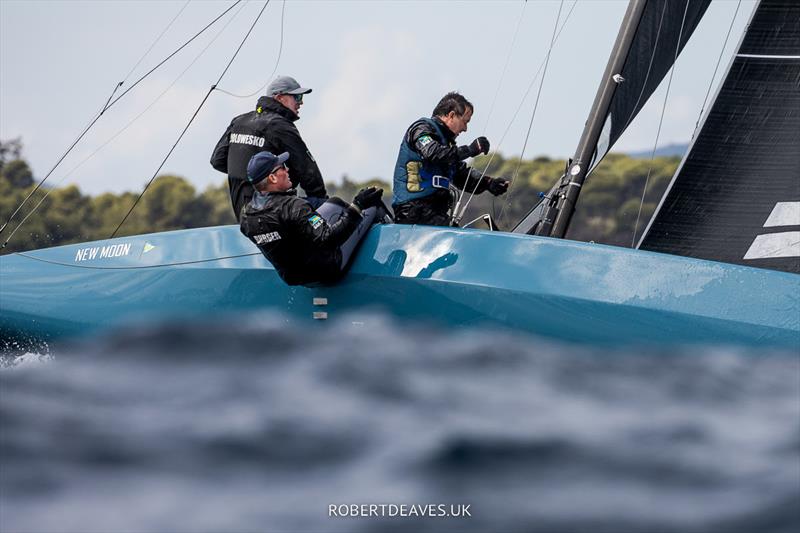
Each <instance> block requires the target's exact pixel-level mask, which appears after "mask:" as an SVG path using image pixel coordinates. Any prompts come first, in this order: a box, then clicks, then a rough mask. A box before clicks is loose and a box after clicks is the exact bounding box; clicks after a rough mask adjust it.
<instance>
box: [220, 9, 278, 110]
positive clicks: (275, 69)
mask: <svg viewBox="0 0 800 533" xmlns="http://www.w3.org/2000/svg"><path fill="white" fill-rule="evenodd" d="M285 12H286V0H283V5H282V7H281V41H280V45H279V48H278V58H277V59H276V60H275V68H273V69H272V72H271V73H270V75H269V78H267V81H266V82H265V83H264V85H262V86H261V87H260V88H259V89H256V90H255V92H253V93H250V94H234V93H231V92H228V91H226V90H225V89H220V88H219V87H217V90H218V91H219V92H221V93H225V94H227V95H230V96H233V97H234V98H252V97H253V96H255V95H257V94H261V91H263V90H264V88H266V86H267V85H269V82H270V81H272V79H273V77H274V76H275V73H276V72H278V65H279V64H280V62H281V54H282V53H283V18H284V14H285Z"/></svg>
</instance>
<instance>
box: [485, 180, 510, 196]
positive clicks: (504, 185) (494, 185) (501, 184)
mask: <svg viewBox="0 0 800 533" xmlns="http://www.w3.org/2000/svg"><path fill="white" fill-rule="evenodd" d="M509 183H511V182H510V181H508V180H504V179H503V178H489V186H488V187H486V188H487V189H488V190H489V192H490V193H492V194H493V195H495V196H500V195H501V194H505V193H506V191H508V184H509Z"/></svg>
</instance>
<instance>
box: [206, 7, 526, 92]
mask: <svg viewBox="0 0 800 533" xmlns="http://www.w3.org/2000/svg"><path fill="white" fill-rule="evenodd" d="M526 1H527V0H526ZM285 13H286V0H283V5H282V6H281V40H280V44H279V45H278V58H277V59H276V60H275V67H274V68H273V69H272V72H271V73H270V75H269V77H268V78H267V81H266V82H265V83H264V85H262V86H261V87H260V88H258V89H256V90H255V92H252V93H250V94H234V93H232V92H228V91H226V90H225V89H220V88H219V87H217V90H218V91H219V92H221V93H225V94H227V95H230V96H233V97H234V98H252V97H253V96H255V95H257V94H261V91H263V90H264V89H265V88H266V87H267V85H269V82H271V81H272V79H273V78H274V76H275V73H276V72H278V65H280V62H281V54H282V53H283V19H284V14H285Z"/></svg>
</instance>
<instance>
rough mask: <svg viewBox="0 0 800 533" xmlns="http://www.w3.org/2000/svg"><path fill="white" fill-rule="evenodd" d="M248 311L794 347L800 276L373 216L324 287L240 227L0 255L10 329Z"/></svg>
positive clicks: (623, 339) (100, 325) (45, 331)
mask: <svg viewBox="0 0 800 533" xmlns="http://www.w3.org/2000/svg"><path fill="white" fill-rule="evenodd" d="M315 299H316V302H315ZM254 309H276V310H279V311H281V312H282V313H284V316H286V317H287V320H290V321H299V322H307V323H314V322H318V323H319V322H324V320H325V319H326V318H327V319H328V320H331V319H336V318H338V317H343V316H347V317H348V319H349V320H350V321H351V322H353V323H354V324H356V325H357V326H364V327H369V324H370V322H371V321H372V320H376V318H375V317H376V316H380V313H376V312H375V311H376V310H377V309H380V310H383V311H385V312H387V313H389V314H391V315H394V316H398V317H401V318H407V319H411V320H418V321H423V322H426V323H430V322H432V321H433V322H436V323H442V324H450V325H459V326H470V325H490V326H503V327H508V328H511V329H514V330H521V331H525V332H530V333H534V334H537V335H543V336H548V337H553V338H558V339H567V340H572V341H577V342H587V343H609V344H611V343H613V344H619V343H656V344H673V343H733V344H745V345H756V346H768V347H772V346H774V347H783V348H796V349H798V350H800V276H798V275H795V274H787V273H782V272H774V271H770V270H763V269H756V268H748V267H741V266H735V265H728V264H722V263H714V262H709V261H700V260H694V259H687V258H682V257H675V256H668V255H662V254H654V253H648V252H642V251H636V250H628V249H623V248H616V247H609V246H603V245H597V244H588V243H580V242H574V241H566V240H558V239H549V238H541V237H531V236H524V235H514V234H507V233H490V232H485V231H479V230H461V229H449V228H430V227H425V226H400V225H386V226H376V227H375V228H373V229H372V230H371V232H370V234H369V235H368V236H367V238H366V240H365V241H364V243H363V245H362V247H361V249H360V250H359V252H358V254H357V257H356V259H355V261H354V263H353V265H352V268H351V269H350V272H349V274H348V275H347V277H346V278H345V279H344V280H343V281H342V282H341V283H340V284H338V285H336V286H331V287H315V288H306V287H287V286H286V285H285V284H284V283H283V282H282V281H281V280H280V279H279V278H278V276H277V274H276V273H275V271H274V270H273V269H272V267H271V265H270V264H269V263H268V262H267V261H266V259H264V257H263V256H262V255H261V253H260V252H259V251H258V250H257V249H256V248H255V246H254V245H252V244H251V243H250V242H249V241H248V240H247V239H246V238H245V237H243V236H242V235H241V234H240V233H239V230H238V228H237V227H235V226H225V227H215V228H203V229H195V230H184V231H174V232H166V233H158V234H151V235H141V236H135V237H125V238H120V239H114V240H108V241H98V242H94V243H83V244H78V245H70V246H61V247H57V248H49V249H44V250H36V251H32V252H25V253H20V254H13V255H8V256H2V257H0V334H2V335H3V336H4V337H5V338H6V339H8V338H10V337H20V336H31V337H36V338H43V339H56V338H62V337H66V336H73V335H82V334H86V333H88V332H92V331H98V330H102V329H105V328H108V327H110V326H114V325H116V324H119V323H123V322H125V321H129V320H140V319H147V320H154V319H155V320H158V319H161V318H181V317H187V316H197V315H203V316H208V315H210V314H214V313H220V312H226V311H235V312H240V311H246V310H254Z"/></svg>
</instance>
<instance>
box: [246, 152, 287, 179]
mask: <svg viewBox="0 0 800 533" xmlns="http://www.w3.org/2000/svg"><path fill="white" fill-rule="evenodd" d="M287 159H289V152H283V153H282V154H281V155H275V154H273V153H272V152H259V153H257V154H256V155H254V156H253V157H251V158H250V162H249V163H247V179H248V180H249V181H250V183H252V184H253V185H255V184H256V183H261V182H262V181H264V180H265V179H266V178H267V176H269V175H270V174H272V171H273V170H275V169H276V168H278V167H279V166H281V165H282V164H284V163H285V162H286V160H287Z"/></svg>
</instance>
